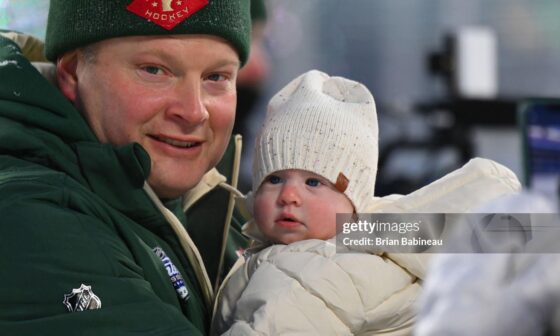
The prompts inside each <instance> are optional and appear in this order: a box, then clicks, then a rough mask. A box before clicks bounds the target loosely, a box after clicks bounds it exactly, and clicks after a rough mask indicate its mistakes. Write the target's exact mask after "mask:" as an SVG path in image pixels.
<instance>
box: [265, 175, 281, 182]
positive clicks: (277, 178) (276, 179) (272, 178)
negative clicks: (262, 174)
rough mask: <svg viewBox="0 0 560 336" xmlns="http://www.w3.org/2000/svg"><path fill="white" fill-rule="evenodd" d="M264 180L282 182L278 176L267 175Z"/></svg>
mask: <svg viewBox="0 0 560 336" xmlns="http://www.w3.org/2000/svg"><path fill="white" fill-rule="evenodd" d="M266 181H267V182H268V183H270V184H278V183H280V182H282V179H281V178H280V177H279V176H276V175H270V176H269V177H267V178H266Z"/></svg>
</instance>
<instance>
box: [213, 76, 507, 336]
mask: <svg viewBox="0 0 560 336" xmlns="http://www.w3.org/2000/svg"><path fill="white" fill-rule="evenodd" d="M377 141H378V126H377V115H376V109H375V103H374V99H373V97H372V95H371V93H370V92H369V90H368V89H367V88H366V87H365V86H364V85H362V84H360V83H357V82H354V81H351V80H348V79H345V78H341V77H329V76H328V75H327V74H325V73H322V72H319V71H315V70H314V71H310V72H308V73H305V74H303V75H301V76H300V77H298V78H296V79H295V80H293V81H292V82H290V83H289V84H288V85H287V86H286V87H284V88H283V89H282V90H281V91H280V92H279V93H277V94H276V95H275V96H274V97H273V98H272V100H271V101H270V104H269V108H268V112H267V116H266V119H265V122H264V125H263V127H262V129H261V131H260V133H259V134H258V136H257V139H256V143H255V161H254V165H253V190H254V191H255V193H254V195H250V197H249V199H251V200H252V204H253V207H252V209H253V215H254V220H253V221H251V222H249V223H248V224H246V233H247V234H248V235H250V236H251V237H253V238H254V239H256V240H257V241H259V242H260V243H261V245H260V247H258V248H254V249H250V250H249V251H247V252H246V253H245V255H244V256H243V257H242V258H240V260H239V261H238V263H237V264H236V265H235V266H234V269H233V270H232V272H230V275H229V276H228V277H227V278H226V279H225V281H224V285H223V287H222V289H221V291H220V292H219V294H218V298H217V304H216V309H215V316H214V320H213V323H212V330H211V333H212V334H218V335H220V334H227V335H296V334H297V335H371V334H384V335H408V334H411V333H412V327H413V323H414V318H415V303H416V301H417V298H418V296H419V293H420V290H421V286H420V283H421V278H422V277H423V272H424V270H425V268H426V267H425V265H424V264H423V263H424V261H425V260H424V259H423V258H417V257H408V256H403V255H400V256H398V258H390V257H388V256H387V255H376V254H371V253H338V254H337V253H336V246H335V240H334V239H333V237H334V236H335V235H336V233H337V232H336V231H337V229H336V214H337V213H346V214H348V213H350V214H351V213H360V212H368V211H371V209H372V208H374V207H376V211H377V210H379V211H382V210H383V209H382V208H383V207H386V208H388V209H391V207H393V208H396V209H399V208H402V207H406V205H408V204H410V203H409V202H407V199H406V196H404V197H400V198H399V197H391V198H387V199H385V200H380V201H379V202H376V199H375V198H374V196H373V192H374V186H375V178H376V172H377V159H378V144H377ZM461 178H462V177H461ZM451 185H454V186H458V185H460V183H451ZM439 186H440V187H441V186H442V183H441V182H440V184H439ZM443 187H444V189H445V185H443ZM504 190H505V191H503V190H500V191H498V192H496V193H495V194H500V193H505V192H508V191H509V189H507V188H505V189H504ZM422 192H423V191H420V193H422ZM414 197H419V196H418V195H414ZM420 197H423V198H425V197H424V196H420ZM477 197H479V196H478V195H477ZM467 198H468V197H467ZM473 200H474V198H473ZM412 203H415V201H414V199H413V200H412ZM375 204H381V206H374V205H375ZM408 210H414V208H413V207H412V208H408ZM452 210H455V209H452Z"/></svg>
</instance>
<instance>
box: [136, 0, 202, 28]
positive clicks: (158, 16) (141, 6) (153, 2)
mask: <svg viewBox="0 0 560 336" xmlns="http://www.w3.org/2000/svg"><path fill="white" fill-rule="evenodd" d="M206 5H208V0H134V1H133V2H132V3H131V4H130V5H128V7H126V9H128V10H129V11H131V12H132V13H134V14H136V15H138V16H141V17H143V18H145V19H147V20H148V21H151V22H153V23H155V24H157V25H159V26H161V27H163V28H165V29H167V30H171V29H173V28H174V27H175V26H176V25H178V24H179V23H181V22H183V21H184V20H185V19H186V18H188V17H189V16H191V15H193V14H194V13H196V12H198V11H199V10H200V9H202V8H204V7H205V6H206Z"/></svg>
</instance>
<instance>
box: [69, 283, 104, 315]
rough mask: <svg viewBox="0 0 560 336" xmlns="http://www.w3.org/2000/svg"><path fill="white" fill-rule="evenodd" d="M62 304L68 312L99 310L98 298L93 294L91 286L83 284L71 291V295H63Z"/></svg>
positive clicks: (99, 301)
mask: <svg viewBox="0 0 560 336" xmlns="http://www.w3.org/2000/svg"><path fill="white" fill-rule="evenodd" d="M63 303H64V305H65V306H66V308H67V309H68V311H70V312H79V311H84V310H93V309H99V308H101V300H99V297H97V295H95V294H94V293H93V291H92V290H91V286H87V285H84V284H82V285H81V286H80V288H77V289H76V288H75V289H72V293H70V294H64V301H63Z"/></svg>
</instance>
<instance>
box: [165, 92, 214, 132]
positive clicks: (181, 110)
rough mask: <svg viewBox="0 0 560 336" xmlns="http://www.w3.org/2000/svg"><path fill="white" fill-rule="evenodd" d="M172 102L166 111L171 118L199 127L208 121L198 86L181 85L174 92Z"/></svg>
mask: <svg viewBox="0 0 560 336" xmlns="http://www.w3.org/2000/svg"><path fill="white" fill-rule="evenodd" d="M174 100H175V103H174V104H173V105H172V106H171V107H170V108H169V110H168V111H169V113H170V114H171V115H172V116H173V117H175V118H178V119H181V120H183V121H184V122H186V123H187V124H188V125H200V124H202V123H204V122H205V121H206V120H208V117H209V114H208V110H207V109H206V106H205V104H204V98H203V95H202V92H201V89H200V87H199V86H197V85H192V84H190V85H183V86H182V87H181V89H178V90H176V93H175V98H174Z"/></svg>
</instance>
